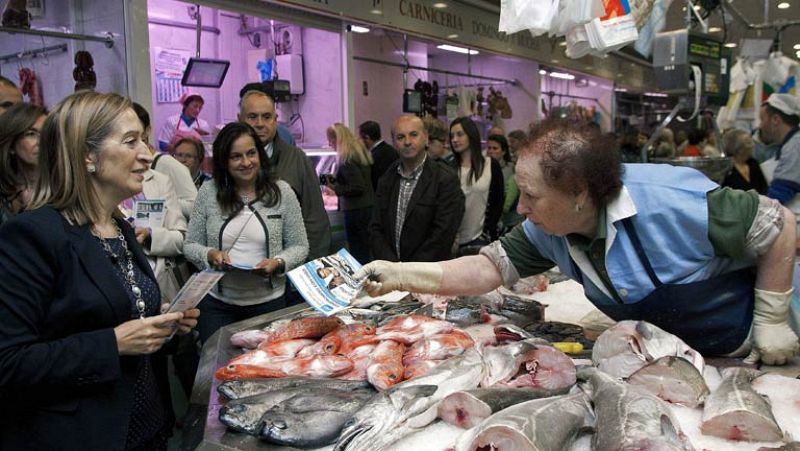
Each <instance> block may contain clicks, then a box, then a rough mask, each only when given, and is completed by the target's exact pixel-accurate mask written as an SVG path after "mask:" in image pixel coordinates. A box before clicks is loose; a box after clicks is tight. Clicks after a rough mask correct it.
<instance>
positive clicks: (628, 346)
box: [592, 320, 705, 378]
mask: <svg viewBox="0 0 800 451" xmlns="http://www.w3.org/2000/svg"><path fill="white" fill-rule="evenodd" d="M665 355H674V356H677V357H683V358H684V359H686V360H688V361H689V362H691V363H692V365H694V366H695V367H696V368H697V370H698V371H700V374H703V368H704V366H705V363H704V360H703V356H701V355H700V353H699V352H697V351H695V350H694V349H692V348H691V347H689V345H687V344H686V343H684V342H683V340H681V339H680V338H678V337H676V336H675V335H672V334H671V333H669V332H666V331H664V330H662V329H661V328H659V327H658V326H655V325H653V324H650V323H648V322H646V321H632V320H627V321H620V322H618V323H617V324H615V325H613V326H611V327H609V328H608V329H606V331H605V332H603V333H602V334H600V336H599V337H597V341H595V343H594V348H592V362H593V363H594V365H595V366H597V367H598V368H599V369H600V370H601V371H604V372H606V373H608V374H610V375H612V376H614V377H620V378H626V377H628V376H630V375H631V374H633V373H634V372H635V371H636V370H638V369H639V368H641V367H643V366H645V365H647V364H648V363H650V362H653V361H655V360H657V359H658V358H660V357H663V356H665Z"/></svg>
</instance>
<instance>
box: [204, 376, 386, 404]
mask: <svg viewBox="0 0 800 451" xmlns="http://www.w3.org/2000/svg"><path fill="white" fill-rule="evenodd" d="M294 387H307V389H309V390H314V389H317V388H333V389H337V390H355V389H358V388H368V387H370V384H369V382H367V381H345V380H339V379H330V378H319V377H282V378H271V379H242V380H233V381H225V382H223V383H221V384H219V385H218V386H217V391H218V392H219V393H220V394H221V395H223V396H225V397H226V398H228V399H241V398H246V397H248V396H253V395H257V394H260V393H265V392H269V391H274V390H283V389H285V388H294Z"/></svg>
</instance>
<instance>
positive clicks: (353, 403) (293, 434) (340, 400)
mask: <svg viewBox="0 0 800 451" xmlns="http://www.w3.org/2000/svg"><path fill="white" fill-rule="evenodd" d="M374 394H375V392H374V391H373V390H356V391H350V392H346V391H341V390H331V389H321V390H313V391H308V390H306V391H305V392H303V393H300V394H296V395H295V396H292V397H290V398H288V399H286V400H284V401H282V402H281V403H279V404H277V405H275V406H273V407H272V408H270V409H269V410H267V411H266V412H264V414H263V415H262V416H261V419H260V423H261V424H262V425H263V427H262V428H261V430H260V432H259V437H260V438H261V439H262V440H266V441H268V442H271V443H275V444H278V445H285V446H297V447H302V448H316V447H320V446H324V445H329V444H331V443H333V442H334V441H335V440H336V438H337V437H338V436H339V433H340V432H341V430H342V427H344V424H345V423H346V422H347V421H348V420H350V418H352V417H353V415H354V414H355V413H356V411H358V409H360V408H361V406H362V405H364V403H366V402H367V401H368V400H369V399H371V398H372V396H373V395H374Z"/></svg>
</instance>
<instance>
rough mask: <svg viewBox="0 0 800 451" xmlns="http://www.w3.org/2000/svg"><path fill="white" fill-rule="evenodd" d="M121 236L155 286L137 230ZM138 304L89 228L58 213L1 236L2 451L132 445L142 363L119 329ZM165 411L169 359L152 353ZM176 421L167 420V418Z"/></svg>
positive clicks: (44, 213) (11, 227)
mask: <svg viewBox="0 0 800 451" xmlns="http://www.w3.org/2000/svg"><path fill="white" fill-rule="evenodd" d="M119 225H120V228H121V229H122V232H123V234H124V236H125V238H126V240H127V242H128V246H129V247H130V249H131V251H132V252H133V255H134V260H135V262H136V264H138V265H139V267H140V268H142V270H143V271H144V272H145V274H146V275H147V276H148V277H150V278H151V279H153V281H155V277H154V276H153V272H152V271H151V270H150V265H149V264H148V263H147V259H146V257H145V255H144V253H143V252H142V250H141V248H140V247H139V245H138V244H137V243H136V239H135V237H134V236H133V230H132V229H131V227H130V226H129V225H128V224H127V223H126V222H124V221H119ZM130 318H131V304H130V300H129V298H128V295H127V294H126V293H125V289H124V287H123V285H122V283H120V282H119V279H118V277H117V275H116V274H115V273H114V268H113V266H112V265H111V263H110V262H109V260H108V257H107V256H106V255H105V253H104V252H103V249H102V248H101V247H100V246H99V244H98V243H97V240H96V239H95V238H94V237H93V236H92V234H91V231H90V228H89V226H88V225H86V226H72V225H69V224H68V223H67V222H66V220H65V219H64V218H63V217H62V216H61V214H60V213H58V212H57V211H56V210H54V209H52V208H48V207H45V208H40V209H37V210H35V211H31V212H26V213H23V214H21V215H18V216H15V217H14V218H12V219H11V220H9V221H8V222H7V223H5V224H4V225H3V227H2V229H0V400H2V405H4V406H13V412H12V411H10V410H8V409H6V412H5V414H3V415H2V416H0V449H3V450H5V449H9V450H11V449H13V450H27V449H30V450H43V449H47V450H62V449H66V450H70V449H76V450H100V449H102V450H118V449H122V448H123V447H124V446H125V438H126V435H127V429H128V422H129V420H130V415H131V410H132V407H133V387H134V384H135V382H136V381H135V378H136V375H137V367H138V364H139V362H140V359H141V357H137V356H125V357H120V355H119V353H118V351H117V343H116V338H115V335H114V327H116V326H118V325H119V324H121V323H123V322H125V321H128V320H129V319H130ZM153 370H154V371H155V374H156V380H157V381H158V383H159V388H160V389H161V395H162V397H163V400H164V405H165V406H169V405H171V402H170V397H169V388H168V384H167V378H166V366H165V360H164V356H163V355H161V354H155V355H153ZM168 416H169V415H168Z"/></svg>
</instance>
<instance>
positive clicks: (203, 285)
mask: <svg viewBox="0 0 800 451" xmlns="http://www.w3.org/2000/svg"><path fill="white" fill-rule="evenodd" d="M224 275H225V273H224V272H222V271H215V270H213V269H206V270H205V271H200V272H198V273H195V274H193V275H192V277H190V278H189V280H187V281H186V283H185V284H184V285H183V287H181V289H180V291H178V294H176V295H175V298H174V299H173V300H172V303H170V305H169V310H167V311H166V312H165V313H172V312H182V311H184V310H189V309H193V308H195V307H197V304H199V303H200V301H202V300H203V298H204V297H205V296H206V295H207V294H208V292H209V291H211V289H212V288H214V285H216V284H217V282H219V279H221V278H222V276H224Z"/></svg>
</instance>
